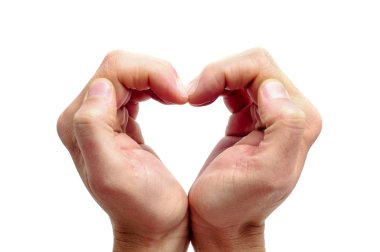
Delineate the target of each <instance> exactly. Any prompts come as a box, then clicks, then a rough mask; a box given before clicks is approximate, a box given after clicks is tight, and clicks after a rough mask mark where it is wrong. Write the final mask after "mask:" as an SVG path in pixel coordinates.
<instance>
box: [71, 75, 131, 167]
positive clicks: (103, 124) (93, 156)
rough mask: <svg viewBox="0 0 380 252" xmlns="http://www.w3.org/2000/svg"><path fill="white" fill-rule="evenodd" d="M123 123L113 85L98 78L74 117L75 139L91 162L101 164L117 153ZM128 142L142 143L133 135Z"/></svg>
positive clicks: (82, 152)
mask: <svg viewBox="0 0 380 252" xmlns="http://www.w3.org/2000/svg"><path fill="white" fill-rule="evenodd" d="M119 125H120V124H119V122H118V118H117V108H116V94H115V90H114V87H113V85H112V84H111V83H110V82H109V81H108V80H106V79H95V80H94V81H93V82H92V83H91V84H90V86H89V91H88V93H87V94H86V97H85V99H84V101H83V104H82V105H81V107H80V108H79V109H78V111H77V112H76V113H75V115H74V117H73V129H74V135H75V139H76V140H77V142H78V146H79V149H80V151H81V154H82V156H83V159H84V160H85V163H86V164H87V165H89V166H94V167H98V166H99V162H102V160H104V158H102V157H112V156H113V155H114V154H115V150H116V148H114V147H115V144H114V143H115V135H117V134H118V133H117V131H118V130H119V127H120V126H119ZM127 142H128V144H129V145H131V146H136V147H137V146H138V144H137V143H135V142H134V141H133V140H132V139H130V138H128V141H127Z"/></svg>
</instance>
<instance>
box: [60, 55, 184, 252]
mask: <svg viewBox="0 0 380 252" xmlns="http://www.w3.org/2000/svg"><path fill="white" fill-rule="evenodd" d="M177 80H178V76H177V74H176V72H175V70H174V69H173V67H172V66H171V65H170V64H169V63H167V62H165V61H162V60H159V59H155V58H152V57H148V56H143V55H137V54H131V53H127V52H122V51H115V52H111V53H109V54H108V55H107V56H106V57H105V59H104V61H103V63H102V64H101V66H100V67H99V69H98V71H97V72H96V73H95V75H94V77H93V78H92V79H91V80H90V81H89V83H88V84H87V85H86V86H85V88H84V89H83V91H82V92H81V93H80V94H79V96H78V97H77V98H76V99H75V100H74V101H73V102H72V103H71V104H70V105H69V107H68V108H67V109H66V110H65V111H64V112H63V113H62V115H61V116H60V118H59V120H58V134H59V136H60V138H61V140H62V142H63V143H64V145H65V146H66V147H67V149H68V150H69V152H70V154H71V156H72V158H73V160H74V163H75V165H76V167H77V169H78V172H79V174H80V176H81V178H82V180H83V183H84V184H85V185H86V187H87V189H88V190H89V192H90V193H91V195H92V196H93V197H94V199H95V200H96V201H97V202H98V203H99V205H100V206H101V207H102V208H103V209H104V210H105V211H106V212H107V213H108V215H109V216H110V218H111V221H112V226H113V230H114V237H115V241H114V251H126V250H127V251H128V250H133V251H151V250H152V251H186V249H187V247H188V244H189V235H188V228H189V227H188V198H187V195H186V193H185V192H184V190H183V189H182V187H181V186H180V185H179V183H178V182H177V181H176V179H175V178H174V177H173V176H172V174H170V172H169V171H168V170H167V169H166V167H165V166H164V165H163V163H162V162H161V161H160V159H159V158H158V157H157V156H156V155H155V153H154V152H153V151H152V150H151V149H150V148H149V147H148V146H146V145H145V144H144V140H143V137H142V135H141V131H140V128H139V125H138V124H137V122H136V120H135V119H136V116H137V113H138V103H139V102H141V101H144V100H146V99H149V98H153V99H156V100H158V101H160V102H162V103H165V104H184V103H186V102H187V94H186V91H185V90H184V89H183V87H182V89H181V86H180V85H177Z"/></svg>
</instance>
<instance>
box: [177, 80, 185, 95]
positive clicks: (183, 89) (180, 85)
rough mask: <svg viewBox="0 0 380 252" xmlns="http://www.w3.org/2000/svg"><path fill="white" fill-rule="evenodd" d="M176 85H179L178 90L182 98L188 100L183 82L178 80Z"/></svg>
mask: <svg viewBox="0 0 380 252" xmlns="http://www.w3.org/2000/svg"><path fill="white" fill-rule="evenodd" d="M176 84H177V89H178V91H179V93H180V94H181V96H182V97H186V98H187V92H186V89H185V87H184V86H183V84H182V81H181V80H180V79H179V78H177V80H176Z"/></svg>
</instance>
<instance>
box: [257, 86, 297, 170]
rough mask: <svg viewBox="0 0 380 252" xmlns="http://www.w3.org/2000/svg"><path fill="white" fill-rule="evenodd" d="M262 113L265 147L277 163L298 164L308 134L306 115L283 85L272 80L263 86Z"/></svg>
mask: <svg viewBox="0 0 380 252" xmlns="http://www.w3.org/2000/svg"><path fill="white" fill-rule="evenodd" d="M258 112H259V115H260V119H261V121H262V123H263V124H264V126H265V132H264V140H263V141H264V142H263V147H264V148H267V150H266V151H267V152H268V153H267V154H269V155H270V156H271V159H272V160H273V161H274V162H278V161H279V160H281V162H282V163H283V164H284V162H291V163H294V162H296V161H297V155H298V150H299V147H300V145H301V143H302V139H303V135H304V129H305V113H304V112H303V110H302V109H301V108H299V107H298V106H297V105H296V104H295V103H294V102H293V101H292V98H291V97H290V95H289V94H288V92H287V90H286V89H285V86H284V85H283V84H282V83H281V82H279V81H277V80H274V79H269V80H266V81H265V82H264V83H263V84H262V85H261V86H260V87H259V91H258ZM285 165H286V164H285ZM287 165H291V164H290V163H288V164H287Z"/></svg>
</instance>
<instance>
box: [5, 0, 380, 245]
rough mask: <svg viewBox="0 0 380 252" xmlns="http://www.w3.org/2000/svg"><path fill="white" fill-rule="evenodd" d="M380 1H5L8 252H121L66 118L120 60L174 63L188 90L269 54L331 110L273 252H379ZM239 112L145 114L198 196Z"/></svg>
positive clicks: (147, 110)
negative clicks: (82, 169)
mask: <svg viewBox="0 0 380 252" xmlns="http://www.w3.org/2000/svg"><path fill="white" fill-rule="evenodd" d="M376 2H377V1H363V0H362V1H313V2H312V1H298V2H297V1H278V2H274V1H228V2H223V1H150V2H149V1H103V2H100V1H87V2H86V1H38V0H37V1H16V0H15V1H5V0H1V2H0V116H1V121H0V251H111V247H112V233H111V228H110V224H109V220H108V218H107V216H106V214H105V213H103V211H102V210H101V209H100V207H98V206H97V205H96V203H95V202H94V201H93V200H92V198H91V197H90V195H89V194H88V192H87V191H86V190H85V187H84V186H83V185H82V182H81V180H80V178H79V176H78V175H77V172H76V169H75V167H74V165H73V163H72V161H71V159H70V156H69V154H68V152H67V151H66V150H65V149H64V147H63V145H62V144H61V143H60V141H59V139H58V137H57V134H56V129H55V128H56V126H55V124H56V119H57V117H58V116H59V114H60V112H61V111H62V110H63V109H64V108H65V107H66V106H67V105H68V104H69V103H70V102H71V100H72V99H73V98H74V97H75V96H76V95H77V94H78V93H79V91H80V90H81V89H82V88H83V86H84V85H85V84H86V83H87V80H88V79H89V78H90V77H91V76H92V74H93V73H94V72H95V71H96V69H97V67H98V65H99V64H100V62H101V61H102V59H103V57H104V56H105V54H106V53H107V52H108V51H110V50H112V49H125V50H128V51H133V52H140V53H144V54H149V55H154V56H156V57H160V58H163V59H166V60H168V61H170V62H171V63H172V64H173V65H174V66H175V68H176V69H177V71H178V73H179V74H180V76H181V77H182V80H183V82H184V83H187V82H189V81H190V80H191V79H192V78H193V77H194V76H195V75H197V74H198V73H199V72H200V71H201V70H202V68H203V67H204V66H205V65H206V64H208V63H210V62H212V61H215V60H218V59H220V58H223V57H225V56H228V55H230V54H234V53H238V52H241V51H244V50H246V49H249V48H252V47H256V46H261V47H265V48H267V49H268V50H269V51H270V52H271V54H272V55H273V57H274V58H275V60H276V61H277V62H278V64H279V65H280V66H281V67H282V69H283V70H284V71H285V72H286V73H287V75H288V76H289V77H290V78H291V79H292V80H293V81H294V83H295V84H296V85H297V86H298V87H299V88H300V89H301V90H302V91H303V93H304V94H305V95H306V96H307V97H309V98H310V100H311V101H312V102H313V103H314V104H315V105H316V106H317V107H318V109H319V110H320V112H321V114H322V116H323V119H324V126H323V132H322V134H321V136H320V138H319V139H318V141H317V142H316V144H315V145H314V147H313V148H312V150H311V152H310V154H309V157H308V160H307V163H306V165H305V169H304V173H303V176H302V178H301V180H300V182H299V184H298V186H297V187H296V189H295V191H294V192H293V194H292V195H291V196H290V197H289V198H288V200H287V201H286V202H285V203H284V204H283V205H282V206H281V207H280V208H279V209H278V210H276V211H275V212H274V213H273V215H272V216H271V217H270V218H269V219H268V221H267V228H266V243H267V248H268V251H292V252H297V251H299V252H304V251H308V252H313V251H318V252H320V251H377V252H378V251H380V243H379V235H380V231H379V227H380V217H379V213H380V204H379V201H380V200H379V198H380V197H379V195H380V183H379V181H380V171H379V170H380V161H379V160H380V158H379V157H380V148H379V144H378V143H379V141H380V133H379V131H380V130H379V129H380V120H379V116H380V112H379V109H380V99H379V92H380V89H379V85H380V81H379V80H380V77H379V75H380V71H379V69H380V62H379V57H380V49H379V47H380V38H379V33H380V32H379V30H380V29H379V24H380V15H379V10H380V8H379V7H377V4H376ZM227 119H228V113H227V110H225V109H224V107H223V104H222V103H221V102H220V101H217V102H216V103H214V104H213V105H211V106H208V107H206V108H198V109H194V108H191V107H190V106H188V105H186V106H184V107H178V106H163V105H160V104H158V103H156V102H146V103H144V104H143V105H142V108H141V113H140V115H139V122H140V123H141V126H142V129H143V133H144V136H145V139H146V141H147V143H148V144H150V145H151V146H152V147H153V148H154V149H155V150H156V152H157V153H158V154H159V155H160V156H161V158H162V160H163V161H164V162H165V164H166V165H167V166H168V167H169V169H170V170H171V171H172V172H173V173H174V174H175V176H176V177H177V178H178V180H179V181H180V182H181V184H182V185H183V186H184V187H185V189H186V190H188V188H189V187H190V185H191V182H192V181H193V179H194V178H195V176H196V174H197V172H198V170H199V168H200V167H201V165H202V163H203V161H204V160H205V158H206V156H207V155H208V153H209V151H211V149H212V147H213V145H214V144H215V143H216V142H217V141H218V139H219V138H220V137H221V136H222V134H223V131H224V126H225V124H226V122H227Z"/></svg>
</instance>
